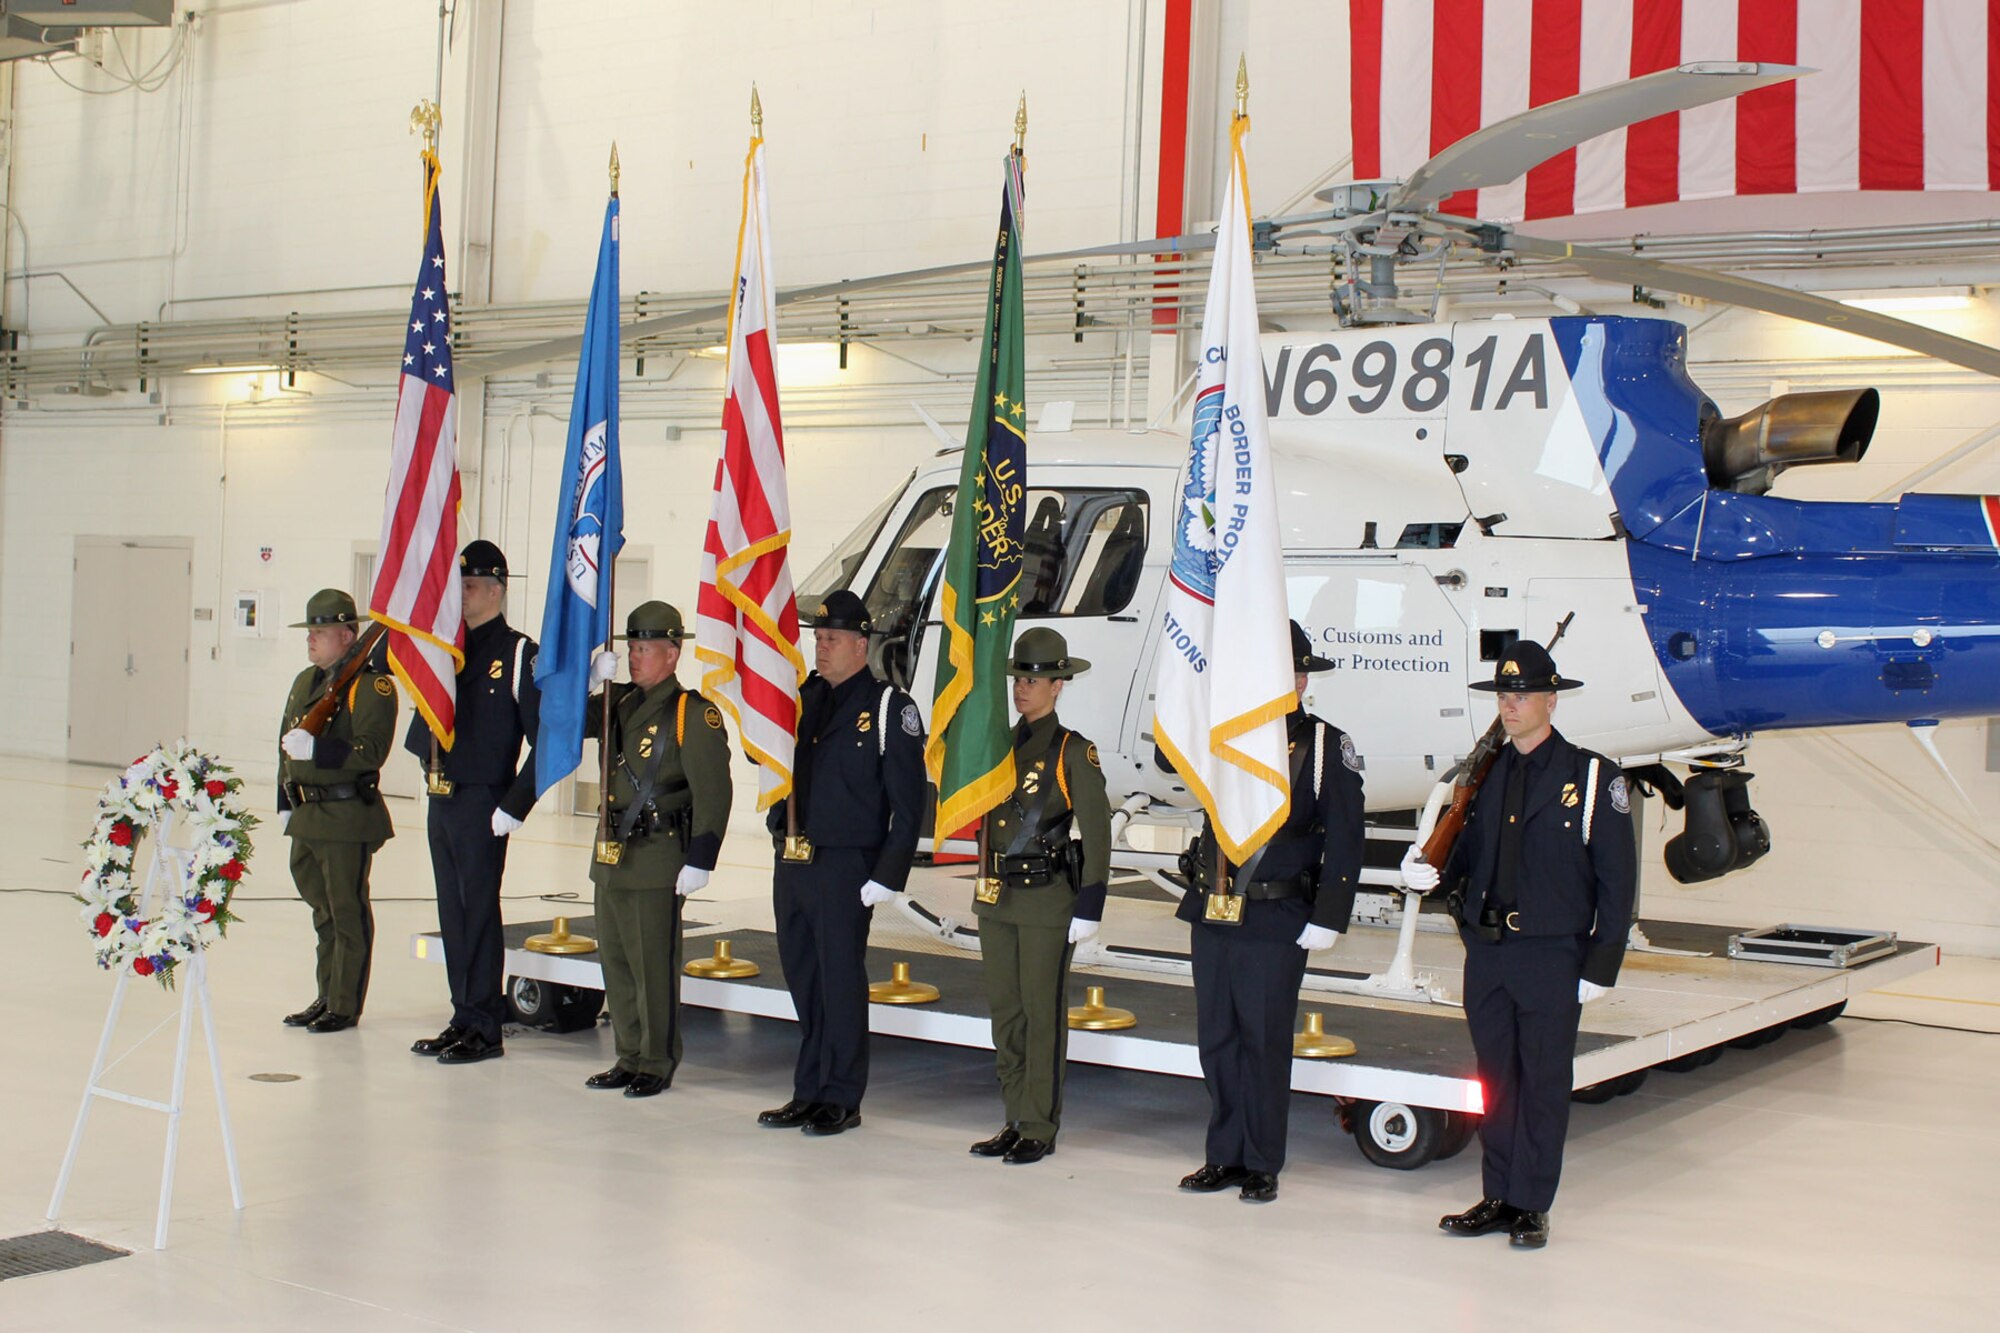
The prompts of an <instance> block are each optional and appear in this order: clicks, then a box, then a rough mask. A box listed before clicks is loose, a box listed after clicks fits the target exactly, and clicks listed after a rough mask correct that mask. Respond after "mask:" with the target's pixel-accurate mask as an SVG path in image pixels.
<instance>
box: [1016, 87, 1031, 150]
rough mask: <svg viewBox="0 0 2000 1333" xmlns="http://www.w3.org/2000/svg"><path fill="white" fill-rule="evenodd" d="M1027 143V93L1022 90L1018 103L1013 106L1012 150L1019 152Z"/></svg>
mask: <svg viewBox="0 0 2000 1333" xmlns="http://www.w3.org/2000/svg"><path fill="white" fill-rule="evenodd" d="M1027 144H1028V94H1027V93H1026V92H1025V91H1023V92H1022V94H1021V102H1020V105H1018V106H1016V107H1015V108H1014V151H1015V152H1017V153H1018V152H1020V151H1021V150H1022V149H1023V148H1025V147H1027Z"/></svg>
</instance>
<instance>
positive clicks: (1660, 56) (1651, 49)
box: [1625, 0, 1755, 208]
mask: <svg viewBox="0 0 2000 1333" xmlns="http://www.w3.org/2000/svg"><path fill="white" fill-rule="evenodd" d="M1754 7H1755V6H1752V8H1754ZM1680 63H1681V0H1635V3H1634V4H1633V6H1632V77H1633V78H1635V79H1636V78H1638V77H1639V76H1640V75H1641V74H1651V73H1652V72H1653V71H1654V70H1660V69H1671V68H1672V67H1673V66H1675V65H1678V64H1680ZM1680 193H1681V117H1680V113H1679V112H1678V111H1670V112H1668V113H1667V114H1666V115H1664V116H1655V117H1653V118H1652V119H1651V120H1642V121H1640V122H1639V123H1638V124H1636V125H1634V126H1632V127H1631V128H1630V129H1628V130H1626V131H1625V207H1627V208H1641V207H1644V206H1645V205H1647V204H1664V203H1670V202H1672V201H1673V200H1675V199H1678V198H1680Z"/></svg>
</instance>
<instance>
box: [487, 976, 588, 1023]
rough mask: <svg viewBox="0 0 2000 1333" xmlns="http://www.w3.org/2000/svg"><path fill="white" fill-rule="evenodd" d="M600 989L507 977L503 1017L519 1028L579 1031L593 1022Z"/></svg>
mask: <svg viewBox="0 0 2000 1333" xmlns="http://www.w3.org/2000/svg"><path fill="white" fill-rule="evenodd" d="M603 1008H604V992H603V991H601V990H591V989H589V988H588V987H585V986H567V985H564V984H562V983H561V982H556V981H538V980H536V979H535V978H533V977H508V978H507V1016H508V1018H510V1019H511V1020H512V1021H514V1022H516V1023H518V1024H520V1025H521V1026H522V1027H530V1028H544V1029H547V1030H549V1031H552V1032H579V1031H581V1030H583V1029H584V1028H587V1027H589V1026H591V1025H592V1024H593V1023H595V1022H596V1021H597V1015H598V1014H599V1013H600V1012H602V1010H603Z"/></svg>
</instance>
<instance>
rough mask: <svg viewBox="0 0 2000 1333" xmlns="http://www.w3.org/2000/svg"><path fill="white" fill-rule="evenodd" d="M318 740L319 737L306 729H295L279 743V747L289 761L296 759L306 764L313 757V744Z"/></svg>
mask: <svg viewBox="0 0 2000 1333" xmlns="http://www.w3.org/2000/svg"><path fill="white" fill-rule="evenodd" d="M317 739H318V737H316V736H314V735H313V734H312V733H311V732H310V731H307V730H306V729H305V728H304V727H293V728H292V729H291V730H290V731H288V732H286V733H285V735H284V739H283V740H280V741H279V742H278V746H279V748H280V749H282V750H284V752H285V757H286V758H287V759H296V760H298V761H299V762H300V763H304V762H305V761H306V760H308V759H311V758H312V757H313V742H314V741H315V740H317Z"/></svg>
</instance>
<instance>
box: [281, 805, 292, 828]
mask: <svg viewBox="0 0 2000 1333" xmlns="http://www.w3.org/2000/svg"><path fill="white" fill-rule="evenodd" d="M291 822H292V812H291V811H289V810H280V811H278V832H280V833H283V832H284V831H285V826H286V825H287V824H289V823H291Z"/></svg>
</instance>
